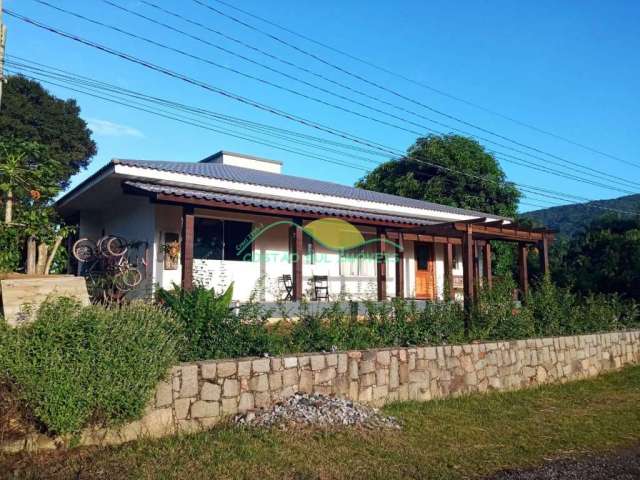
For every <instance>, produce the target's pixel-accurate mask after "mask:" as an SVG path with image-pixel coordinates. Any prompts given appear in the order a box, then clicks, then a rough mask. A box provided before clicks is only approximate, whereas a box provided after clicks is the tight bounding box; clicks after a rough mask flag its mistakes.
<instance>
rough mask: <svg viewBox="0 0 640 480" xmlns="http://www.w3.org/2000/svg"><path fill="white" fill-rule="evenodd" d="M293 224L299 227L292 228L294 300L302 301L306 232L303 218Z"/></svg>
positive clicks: (297, 219)
mask: <svg viewBox="0 0 640 480" xmlns="http://www.w3.org/2000/svg"><path fill="white" fill-rule="evenodd" d="M292 220H293V223H295V224H296V225H298V226H297V227H291V235H293V251H292V252H291V253H292V256H291V267H292V272H291V273H292V278H293V299H294V300H301V299H302V263H303V255H304V242H303V240H304V238H303V235H304V232H303V231H302V218H297V217H296V218H293V219H292Z"/></svg>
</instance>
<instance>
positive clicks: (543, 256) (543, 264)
mask: <svg viewBox="0 0 640 480" xmlns="http://www.w3.org/2000/svg"><path fill="white" fill-rule="evenodd" d="M538 257H539V258H540V271H541V272H542V275H543V276H547V275H548V274H549V239H548V238H547V236H546V235H543V236H542V240H540V241H539V242H538Z"/></svg>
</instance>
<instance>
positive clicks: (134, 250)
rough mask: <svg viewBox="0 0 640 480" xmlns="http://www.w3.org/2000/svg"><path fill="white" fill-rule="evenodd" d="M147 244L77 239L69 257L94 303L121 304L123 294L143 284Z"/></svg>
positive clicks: (113, 238) (111, 238)
mask: <svg viewBox="0 0 640 480" xmlns="http://www.w3.org/2000/svg"><path fill="white" fill-rule="evenodd" d="M147 252H148V244H147V243H146V242H140V241H137V242H129V241H127V240H126V239H125V238H122V237H119V236H116V235H105V236H103V237H101V238H99V239H98V240H96V241H95V242H94V241H92V240H90V239H88V238H81V239H79V240H78V241H77V242H75V243H74V245H73V248H72V253H73V256H74V258H75V259H76V260H77V261H78V263H79V265H78V266H79V272H80V274H81V275H83V276H84V277H85V279H86V281H87V289H88V291H89V295H90V296H91V298H92V299H93V301H94V302H107V303H111V302H122V301H123V300H124V299H125V298H126V294H127V293H128V292H130V291H132V290H134V289H136V288H138V287H140V285H141V284H142V283H143V280H144V278H145V276H146V268H147V260H146V258H147Z"/></svg>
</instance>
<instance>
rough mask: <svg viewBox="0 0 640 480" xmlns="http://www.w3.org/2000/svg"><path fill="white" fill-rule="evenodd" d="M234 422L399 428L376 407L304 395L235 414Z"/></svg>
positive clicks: (300, 394) (339, 399)
mask: <svg viewBox="0 0 640 480" xmlns="http://www.w3.org/2000/svg"><path fill="white" fill-rule="evenodd" d="M235 422H236V423H237V424H240V425H248V426H255V427H280V428H283V429H286V428H290V427H296V426H321V427H341V426H359V427H362V428H367V429H384V428H390V429H399V428H400V424H399V423H398V421H397V419H395V418H394V417H390V416H386V415H383V414H381V413H380V411H379V410H378V409H377V408H372V407H368V406H366V405H362V404H358V403H355V402H353V401H351V400H345V399H342V398H336V397H330V396H326V395H320V394H306V393H296V394H295V395H293V396H292V397H289V398H288V399H286V400H284V401H282V402H279V403H277V404H276V405H274V406H273V407H272V408H270V409H267V410H258V411H250V412H247V413H245V414H242V415H237V416H236V417H235Z"/></svg>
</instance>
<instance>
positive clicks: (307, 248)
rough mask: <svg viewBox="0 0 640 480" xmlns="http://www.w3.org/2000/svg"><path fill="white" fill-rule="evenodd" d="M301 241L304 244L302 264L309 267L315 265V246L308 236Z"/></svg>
mask: <svg viewBox="0 0 640 480" xmlns="http://www.w3.org/2000/svg"><path fill="white" fill-rule="evenodd" d="M303 238H304V240H303V243H304V263H307V264H309V265H313V264H314V263H316V246H315V243H314V241H313V238H311V237H310V236H309V235H305V236H304V237H303Z"/></svg>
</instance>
